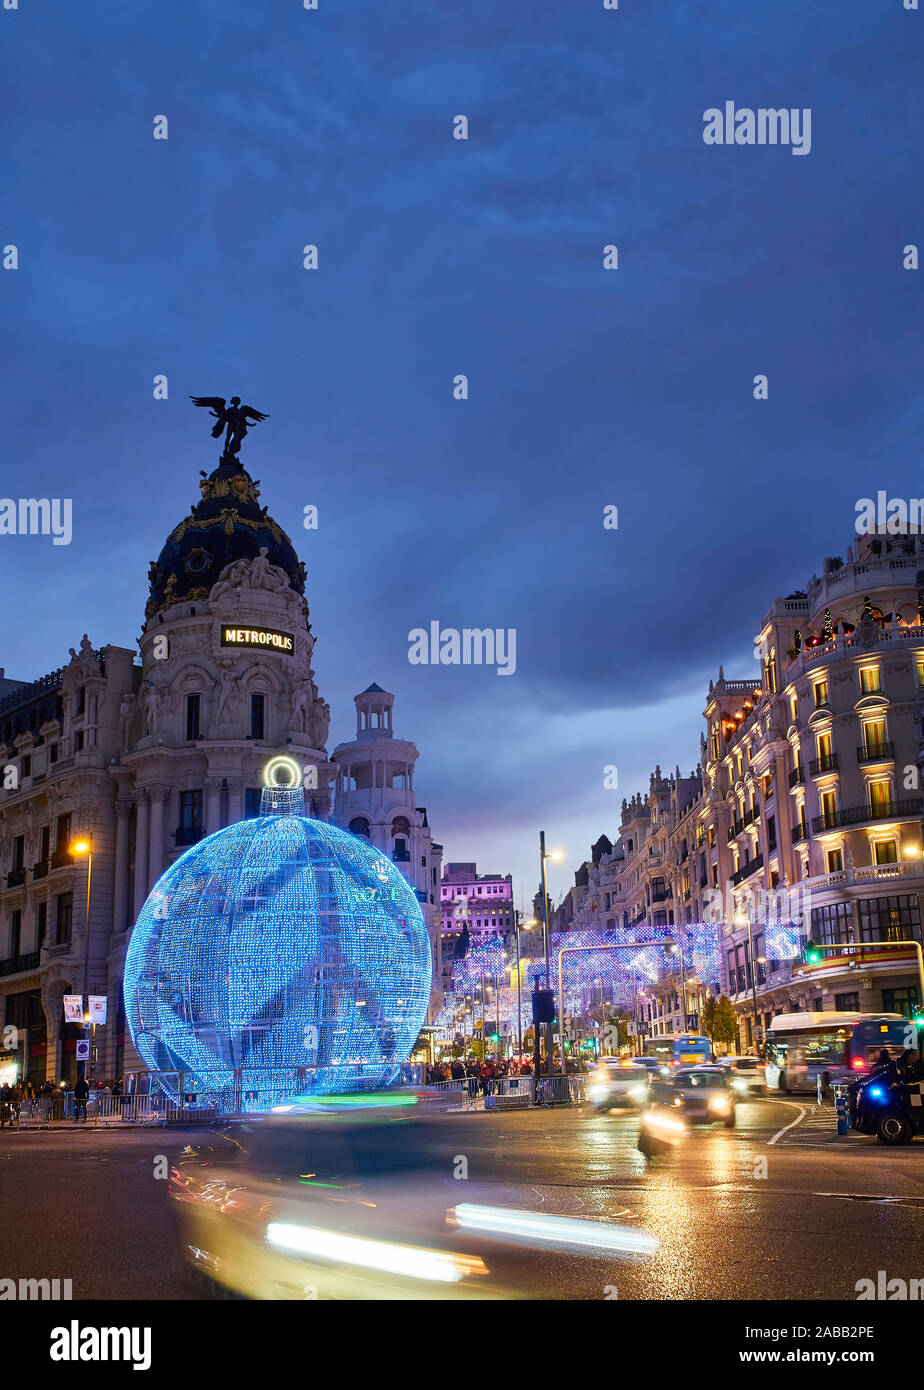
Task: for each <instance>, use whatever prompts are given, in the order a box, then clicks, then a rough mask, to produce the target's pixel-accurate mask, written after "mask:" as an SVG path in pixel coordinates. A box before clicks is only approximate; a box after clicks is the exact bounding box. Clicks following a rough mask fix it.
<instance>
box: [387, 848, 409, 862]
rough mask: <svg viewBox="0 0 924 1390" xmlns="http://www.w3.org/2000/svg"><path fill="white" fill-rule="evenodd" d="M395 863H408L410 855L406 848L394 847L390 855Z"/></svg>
mask: <svg viewBox="0 0 924 1390" xmlns="http://www.w3.org/2000/svg"><path fill="white" fill-rule="evenodd" d="M391 857H392V859H393V860H394V862H395V863H396V864H410V862H411V856H410V854H409V853H408V851H407V850H406V849H396V850H395V852H394V854H393V855H392V856H391Z"/></svg>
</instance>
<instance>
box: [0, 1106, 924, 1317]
mask: <svg viewBox="0 0 924 1390" xmlns="http://www.w3.org/2000/svg"><path fill="white" fill-rule="evenodd" d="M794 1120H795V1121H797V1123H796V1124H795V1125H794V1126H793V1127H791V1128H788V1126H790V1125H791V1123H792V1121H794ZM436 1123H437V1124H438V1125H439V1126H440V1128H441V1130H445V1135H446V1144H447V1151H448V1150H451V1151H452V1154H453V1155H454V1156H464V1157H465V1159H466V1160H467V1165H468V1177H469V1179H471V1180H473V1181H474V1182H477V1183H479V1184H480V1183H481V1182H482V1181H485V1180H488V1181H491V1182H493V1183H497V1184H498V1188H497V1201H498V1203H499V1204H503V1205H510V1206H515V1207H518V1208H525V1209H528V1210H532V1211H543V1212H548V1213H554V1214H557V1215H568V1216H575V1217H583V1218H590V1219H593V1220H600V1221H606V1222H616V1223H618V1224H621V1225H626V1226H631V1227H633V1228H638V1229H640V1230H643V1231H646V1232H648V1233H650V1234H652V1235H654V1236H655V1237H657V1239H658V1241H659V1242H660V1245H659V1248H658V1250H657V1251H656V1252H655V1253H654V1254H653V1255H647V1256H643V1255H619V1254H617V1255H612V1254H611V1255H607V1257H606V1258H594V1257H593V1256H587V1255H578V1254H570V1253H564V1252H563V1253H562V1254H561V1255H560V1256H556V1257H555V1258H553V1259H547V1258H545V1257H544V1256H542V1255H537V1254H536V1253H535V1252H532V1251H530V1252H526V1253H525V1254H524V1255H523V1257H522V1259H521V1260H518V1264H519V1278H520V1280H521V1282H522V1293H523V1294H524V1295H525V1296H526V1297H542V1298H556V1299H575V1298H583V1299H605V1298H610V1299H611V1298H620V1299H649V1298H650V1299H693V1300H697V1299H727V1298H744V1299H771V1298H796V1299H843V1298H847V1299H853V1298H855V1297H856V1285H857V1281H858V1280H860V1279H869V1278H871V1279H875V1278H876V1275H877V1271H879V1270H880V1269H882V1270H885V1271H887V1274H888V1276H889V1277H890V1278H892V1277H896V1276H898V1277H901V1278H904V1279H906V1280H910V1279H919V1278H922V1277H924V1254H922V1252H924V1184H922V1181H921V1177H922V1170H924V1144H922V1143H920V1142H918V1143H915V1144H912V1145H910V1146H908V1147H905V1148H901V1149H887V1148H884V1147H883V1146H882V1145H880V1144H878V1143H876V1141H875V1140H873V1139H867V1138H865V1137H862V1136H859V1135H851V1136H848V1138H847V1139H846V1140H837V1139H836V1138H835V1136H834V1122H833V1114H832V1112H831V1110H830V1107H826V1108H824V1109H822V1110H819V1109H818V1108H817V1107H816V1106H815V1105H814V1103H813V1102H811V1101H804V1102H800V1103H796V1102H786V1101H782V1100H769V1099H768V1100H754V1101H747V1102H742V1103H740V1104H739V1106H738V1123H737V1127H736V1128H735V1129H734V1130H726V1129H724V1128H716V1129H703V1130H699V1131H696V1132H694V1133H693V1134H692V1135H691V1136H690V1137H689V1138H687V1139H685V1140H684V1141H683V1142H682V1143H681V1144H680V1145H679V1146H678V1147H676V1148H674V1149H672V1150H671V1151H670V1152H669V1153H668V1154H666V1155H664V1156H661V1157H658V1158H655V1159H654V1160H652V1161H651V1162H648V1161H646V1159H645V1158H644V1157H643V1155H642V1154H641V1153H639V1151H638V1149H637V1147H636V1141H637V1137H638V1125H639V1121H638V1117H637V1116H618V1117H617V1116H615V1115H603V1114H598V1113H595V1112H593V1111H590V1110H589V1109H586V1108H584V1109H576V1110H572V1109H550V1110H532V1111H526V1112H523V1111H516V1112H506V1113H504V1112H501V1113H475V1114H465V1115H451V1116H443V1117H441V1118H439V1119H438V1120H437V1121H436ZM203 1133H204V1132H203V1131H202V1130H197V1131H185V1132H184V1131H175V1130H162V1129H155V1130H131V1131H128V1132H123V1131H118V1130H116V1131H112V1130H109V1131H107V1130H98V1131H97V1130H93V1129H92V1128H88V1129H86V1130H83V1129H81V1130H80V1131H79V1132H76V1133H75V1132H74V1130H73V1129H63V1130H61V1129H55V1130H50V1131H42V1132H16V1133H12V1134H11V1133H10V1132H9V1131H4V1132H2V1133H0V1188H2V1192H3V1240H2V1249H3V1265H4V1268H2V1269H0V1276H3V1277H16V1278H20V1277H33V1278H40V1277H45V1278H54V1277H58V1278H71V1279H72V1280H73V1292H74V1297H75V1298H113V1299H142V1298H144V1299H170V1298H188V1297H189V1296H190V1295H189V1291H188V1289H187V1287H186V1286H185V1284H184V1282H183V1281H182V1279H181V1277H180V1275H179V1272H178V1267H177V1260H176V1251H175V1248H174V1236H173V1229H172V1224H171V1223H170V1221H169V1220H168V1212H167V1204H168V1199H167V1190H166V1189H167V1183H166V1181H165V1180H164V1178H163V1176H161V1175H162V1174H163V1172H164V1171H166V1168H167V1166H168V1165H169V1162H170V1161H171V1159H173V1158H174V1157H176V1155H177V1154H178V1153H179V1151H180V1149H181V1148H182V1146H183V1145H184V1144H185V1143H187V1142H198V1141H201V1139H202V1137H203ZM464 1187H465V1183H464V1180H463V1181H460V1182H459V1189H460V1200H462V1199H463V1194H464Z"/></svg>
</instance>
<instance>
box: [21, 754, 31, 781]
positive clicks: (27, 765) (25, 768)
mask: <svg viewBox="0 0 924 1390" xmlns="http://www.w3.org/2000/svg"><path fill="white" fill-rule="evenodd" d="M22 775H23V777H31V776H32V759H31V758H23V760H22Z"/></svg>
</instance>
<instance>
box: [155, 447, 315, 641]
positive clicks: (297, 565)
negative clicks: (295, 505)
mask: <svg viewBox="0 0 924 1390" xmlns="http://www.w3.org/2000/svg"><path fill="white" fill-rule="evenodd" d="M199 486H200V488H201V489H202V500H201V502H200V503H199V505H198V506H197V507H193V509H192V511H191V512H190V514H189V516H187V517H185V518H184V520H183V521H181V522H180V524H179V526H178V527H177V528H176V530H175V531H173V532H171V534H170V535H169V536H168V537H167V541H166V544H165V545H164V548H163V550H162V551H161V552H160V554H159V555H158V557H157V559H156V560H155V561H154V562H153V563H152V565H151V568H150V571H149V573H148V581H149V583H150V586H151V592H150V597H149V599H148V602H147V607H146V608H145V617H146V618H150V617H152V616H153V615H154V614H155V613H158V612H160V611H161V610H162V609H164V608H169V607H170V606H171V605H172V604H174V603H181V602H183V601H184V600H188V599H205V598H208V595H209V590H210V589H211V587H212V585H213V584H214V583H215V582H216V581H217V579H218V576H219V574H220V573H221V571H222V570H223V569H224V567H225V565H230V564H231V563H232V562H233V561H235V560H252V559H254V558H255V557H256V556H257V555H258V554H259V552H260V549H261V547H265V548H266V551H267V557H266V558H267V559H268V560H269V562H270V564H271V565H278V566H279V568H280V569H283V570H285V572H286V574H287V575H288V577H289V583H290V585H291V586H292V588H293V589H294V590H295V592H296V593H297V594H304V592H305V566H304V565H303V564H302V562H301V561H300V560H299V558H298V556H297V555H296V553H295V548H294V546H293V545H292V542H291V541H290V540H289V537H288V536H287V535H286V533H285V531H283V529H282V527H281V526H277V524H276V522H275V521H274V520H273V518H272V517H271V516H269V515H268V514H267V510H266V508H265V507H260V506H259V505H258V503H259V498H260V492H259V482H257V483H255V482H254V481H253V479H252V478H251V477H250V474H249V473H248V472H247V470H246V469H245V468H244V467H243V465H242V464H241V463H239V462H238V460H237V459H236V458H231V459H229V458H222V459H221V460H220V462H219V464H218V467H217V468H216V469H215V471H214V473H211V474H210V475H209V476H208V477H206V476H205V474H204V473H203V474H202V480H201V482H200V484H199Z"/></svg>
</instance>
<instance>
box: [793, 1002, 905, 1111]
mask: <svg viewBox="0 0 924 1390" xmlns="http://www.w3.org/2000/svg"><path fill="white" fill-rule="evenodd" d="M915 1046H916V1042H915V1028H914V1024H913V1023H912V1022H911V1020H910V1019H908V1018H905V1016H904V1015H903V1014H854V1013H836V1012H833V1011H828V1012H823V1013H806V1014H777V1016H776V1018H774V1019H773V1020H772V1021H771V1023H770V1027H769V1028H768V1029H767V1049H766V1073H767V1090H768V1091H782V1092H783V1094H784V1095H788V1094H789V1093H790V1092H791V1091H817V1089H818V1081H819V1079H820V1080H821V1084H822V1087H823V1088H825V1089H826V1088H827V1087H828V1086H830V1084H831V1083H832V1082H833V1081H849V1080H850V1079H851V1078H852V1077H855V1076H861V1075H862V1074H863V1073H864V1072H867V1071H869V1069H870V1067H871V1066H872V1065H873V1063H874V1062H875V1061H876V1059H877V1058H878V1056H879V1054H880V1052H882V1051H883V1049H885V1051H886V1052H888V1053H889V1055H890V1056H892V1057H898V1056H899V1055H900V1054H901V1053H902V1052H903V1051H904V1049H905V1048H906V1047H912V1048H913V1047H915Z"/></svg>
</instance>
